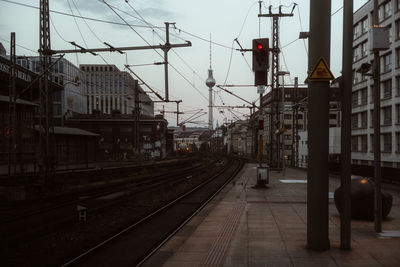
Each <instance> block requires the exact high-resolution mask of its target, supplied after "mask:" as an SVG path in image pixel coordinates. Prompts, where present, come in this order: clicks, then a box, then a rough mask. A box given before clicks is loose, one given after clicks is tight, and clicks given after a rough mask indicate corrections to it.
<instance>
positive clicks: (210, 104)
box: [206, 34, 215, 130]
mask: <svg viewBox="0 0 400 267" xmlns="http://www.w3.org/2000/svg"><path fill="white" fill-rule="evenodd" d="M206 85H207V87H208V129H209V130H212V129H213V128H214V127H213V101H212V88H213V87H214V85H215V79H214V77H213V70H212V67H211V34H210V69H209V70H208V78H207V80H206Z"/></svg>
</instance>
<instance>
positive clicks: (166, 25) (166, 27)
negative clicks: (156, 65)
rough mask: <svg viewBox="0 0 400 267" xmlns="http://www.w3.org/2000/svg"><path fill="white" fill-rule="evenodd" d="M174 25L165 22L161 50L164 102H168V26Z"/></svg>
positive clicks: (169, 47)
mask: <svg viewBox="0 0 400 267" xmlns="http://www.w3.org/2000/svg"><path fill="white" fill-rule="evenodd" d="M170 24H172V25H175V23H169V22H165V45H164V48H163V49H162V50H163V51H164V75H165V100H166V101H169V93H168V51H169V50H170V49H171V46H170V43H169V25H170Z"/></svg>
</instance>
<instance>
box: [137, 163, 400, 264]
mask: <svg viewBox="0 0 400 267" xmlns="http://www.w3.org/2000/svg"><path fill="white" fill-rule="evenodd" d="M256 166H257V165H256V164H247V165H245V167H244V168H243V170H242V171H241V172H240V173H239V174H238V175H237V177H236V178H235V179H234V180H233V181H232V182H231V183H230V184H229V185H227V186H226V187H225V188H224V189H223V190H222V191H221V192H220V193H219V194H218V195H217V196H216V197H215V198H214V199H213V200H212V201H211V202H210V203H208V204H207V206H205V208H204V209H203V210H202V211H201V212H199V213H198V214H197V215H196V216H195V217H193V218H192V219H191V220H190V221H189V222H188V223H187V224H186V225H185V226H184V227H183V228H181V229H180V230H179V231H178V232H177V233H176V234H175V235H174V236H173V237H172V238H171V239H169V241H168V242H167V243H165V244H164V245H163V246H162V247H161V248H160V249H159V250H158V251H157V252H156V253H155V254H153V256H152V257H151V258H150V259H148V260H147V261H146V262H145V264H144V266H167V267H172V266H181V267H182V266H183V267H184V266H190V267H194V266H307V267H310V266H318V267H319V266H356V267H360V266H363V267H365V266H393V267H394V266H400V237H395V236H396V234H398V233H400V231H399V230H400V190H399V187H398V186H397V187H395V186H390V185H389V186H386V185H384V186H383V189H384V190H385V191H387V192H389V193H391V194H392V195H393V207H392V210H391V212H390V214H389V216H388V218H387V219H386V220H384V221H383V224H382V229H383V230H384V234H383V235H377V234H376V233H375V232H374V222H370V221H355V220H352V244H351V245H352V248H351V250H349V251H344V250H341V249H340V218H339V213H338V211H337V210H336V207H335V204H334V200H333V198H332V197H333V196H332V195H333V193H330V194H329V195H330V199H329V214H330V216H329V239H330V245H331V248H330V249H329V250H326V251H322V252H319V251H312V250H308V249H307V248H306V244H307V221H306V220H307V197H306V189H307V184H306V179H307V172H306V171H304V170H299V169H291V168H287V169H286V170H285V172H284V173H282V172H281V173H278V172H275V171H272V172H270V181H269V185H268V188H257V187H255V186H254V185H255V184H256V170H257V167H256ZM339 183H340V179H339V178H338V177H336V178H335V177H331V178H330V181H329V184H330V185H329V187H330V188H329V189H330V190H329V191H330V192H333V191H334V190H335V189H336V188H337V187H338V186H339ZM385 235H387V236H385Z"/></svg>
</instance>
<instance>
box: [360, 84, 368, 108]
mask: <svg viewBox="0 0 400 267" xmlns="http://www.w3.org/2000/svg"><path fill="white" fill-rule="evenodd" d="M360 94H361V105H366V104H367V99H368V96H367V88H364V89H361V90H360Z"/></svg>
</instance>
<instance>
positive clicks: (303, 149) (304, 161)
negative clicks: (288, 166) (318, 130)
mask: <svg viewBox="0 0 400 267" xmlns="http://www.w3.org/2000/svg"><path fill="white" fill-rule="evenodd" d="M299 136H300V140H299V162H298V164H299V165H298V166H299V167H301V168H307V167H308V132H307V131H302V132H299ZM340 140H341V130H340V128H339V127H332V128H329V155H330V156H331V157H332V156H333V155H337V156H338V155H340V151H341V141H340Z"/></svg>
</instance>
